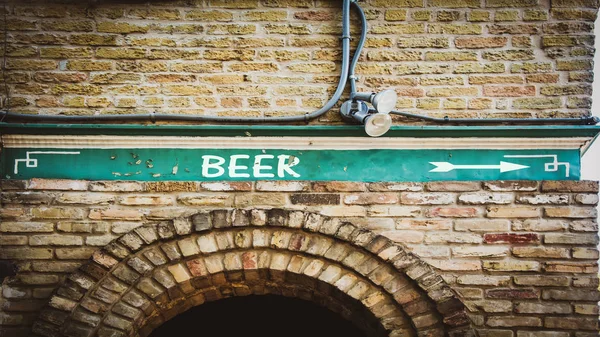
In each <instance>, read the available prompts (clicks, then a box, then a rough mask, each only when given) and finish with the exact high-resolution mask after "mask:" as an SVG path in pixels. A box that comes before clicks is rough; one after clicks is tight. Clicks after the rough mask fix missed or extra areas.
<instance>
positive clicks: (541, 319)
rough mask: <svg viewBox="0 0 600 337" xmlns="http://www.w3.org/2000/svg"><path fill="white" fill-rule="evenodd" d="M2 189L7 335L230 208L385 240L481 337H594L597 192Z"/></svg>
mask: <svg viewBox="0 0 600 337" xmlns="http://www.w3.org/2000/svg"><path fill="white" fill-rule="evenodd" d="M1 187H2V196H1V200H2V203H3V207H2V209H1V210H0V217H1V219H2V222H1V223H0V259H2V260H11V261H15V262H16V263H17V265H18V266H19V268H20V271H19V274H18V275H17V276H16V277H13V278H8V279H7V280H6V281H5V282H4V284H3V286H2V297H1V299H0V302H1V303H2V306H1V308H2V309H0V329H1V330H0V331H2V333H3V336H4V335H6V336H19V337H20V336H25V335H28V333H29V329H30V328H31V324H32V323H33V322H34V320H35V319H36V317H37V315H38V313H39V310H40V309H41V308H42V307H44V306H45V305H46V304H47V303H48V301H49V298H50V296H51V295H52V294H53V293H54V292H55V291H56V289H57V287H59V286H60V285H62V284H64V282H65V277H66V276H67V275H70V274H71V273H73V272H75V271H76V270H77V269H79V268H80V267H81V266H82V265H83V264H84V263H85V262H86V261H88V260H89V259H90V257H92V256H94V253H97V252H99V251H100V250H101V249H103V248H104V249H107V247H111V245H110V243H111V242H112V241H113V240H115V239H118V240H120V241H119V242H122V241H123V240H129V241H127V242H129V243H130V244H143V240H142V239H140V238H139V235H138V234H136V233H139V231H140V230H141V229H143V228H146V227H148V228H151V229H152V230H153V231H158V233H161V230H163V229H164V228H166V227H164V226H174V228H176V229H177V228H178V229H177V231H176V232H177V234H178V235H184V234H185V233H188V232H189V231H205V230H207V229H209V228H210V224H208V223H207V222H206V221H203V219H202V218H201V217H199V216H197V215H195V214H197V213H199V212H200V213H202V212H207V211H211V210H220V209H234V208H241V209H246V210H263V209H264V210H269V209H274V208H283V209H285V210H288V211H300V212H310V213H315V214H320V215H322V216H326V217H331V218H333V219H340V220H342V221H348V222H351V223H352V224H354V225H355V226H357V227H359V228H363V229H369V230H371V231H373V232H374V233H377V234H381V235H383V236H385V237H387V238H389V239H390V240H391V241H393V242H396V243H398V244H400V245H401V247H404V249H406V250H407V251H409V252H412V253H413V254H415V256H417V257H419V258H420V259H421V260H422V261H423V262H426V263H427V264H428V265H430V266H433V267H434V269H435V270H437V272H438V273H439V274H440V275H441V276H442V277H443V279H444V281H445V282H446V283H447V284H449V285H450V287H451V288H452V289H453V291H455V292H456V293H457V294H458V298H460V300H461V301H462V302H463V303H464V304H465V305H466V307H467V308H468V309H469V310H471V311H472V313H473V314H472V315H471V319H472V320H473V324H475V326H477V327H478V329H480V330H481V332H484V331H486V332H488V333H495V334H499V335H506V336H513V335H516V336H518V335H522V336H528V334H529V333H533V332H532V331H545V332H554V333H556V334H557V335H559V336H563V335H564V336H588V335H594V334H596V328H597V327H596V324H597V314H598V307H597V301H598V300H599V299H600V293H599V292H598V291H597V287H598V277H597V272H598V266H597V259H598V250H597V247H596V246H597V244H598V235H597V231H598V228H597V222H596V216H597V214H596V211H595V205H596V203H597V197H596V196H597V193H598V183H597V182H588V181H582V182H577V181H566V182H554V181H544V182H530V181H497V182H481V183H480V182H447V183H445V182H432V183H355V182H304V181H300V182H255V183H252V182H243V183H234V182H210V183H200V182H160V183H154V182H147V183H144V182H118V181H117V182H116V181H99V182H88V181H73V180H43V179H33V180H30V181H3V182H2V185H1ZM323 200H326V201H327V203H323ZM590 200H591V201H590ZM334 201H335V202H334ZM220 212H221V211H220ZM227 214H229V213H227V212H225V213H223V212H221V213H219V212H217V213H215V215H214V217H216V218H220V219H232V220H231V221H233V222H234V223H239V224H240V225H241V226H242V227H245V226H254V225H261V224H265V223H267V222H268V223H273V224H274V226H278V223H283V222H281V221H279V220H277V219H278V218H277V217H268V216H267V215H256V216H254V217H251V218H250V220H244V219H246V218H244V217H237V218H236V217H233V216H231V215H227ZM257 214H260V213H257ZM173 219H191V220H189V222H176V221H174V220H173ZM215 227H217V228H220V227H223V229H219V230H220V231H222V230H226V228H229V227H228V226H220V225H217V226H215ZM132 235H133V236H132ZM136 235H137V236H138V239H135V237H136ZM132 240H133V241H132ZM136 242H137V243H136ZM200 246H202V245H200ZM113 248H114V247H113ZM179 249H181V248H179ZM113 254H118V252H117V251H115V250H114V249H113ZM95 270H96V269H90V270H86V271H85V273H88V274H90V275H95V274H94V273H96V271H95ZM575 333H577V334H576V335H575Z"/></svg>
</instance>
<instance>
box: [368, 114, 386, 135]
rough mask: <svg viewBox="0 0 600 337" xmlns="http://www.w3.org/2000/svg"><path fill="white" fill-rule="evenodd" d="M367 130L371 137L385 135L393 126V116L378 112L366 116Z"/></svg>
mask: <svg viewBox="0 0 600 337" xmlns="http://www.w3.org/2000/svg"><path fill="white" fill-rule="evenodd" d="M364 123H365V132H366V133H367V134H368V135H369V136H371V137H379V136H383V135H384V134H385V133H386V132H388V131H389V130H390V128H391V127H392V117H390V115H388V114H383V113H377V114H373V115H371V116H367V118H365V121H364Z"/></svg>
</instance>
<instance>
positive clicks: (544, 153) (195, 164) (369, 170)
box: [1, 148, 580, 182]
mask: <svg viewBox="0 0 600 337" xmlns="http://www.w3.org/2000/svg"><path fill="white" fill-rule="evenodd" d="M1 168H2V176H3V177H4V178H5V179H31V178H52V179H56V178H64V179H86V180H140V181H173V180H174V181H192V180H193V181H228V180H229V181H253V180H313V181H363V182H377V181H415V182H418V181H435V180H439V181H448V180H464V181H468V180H577V179H579V176H580V153H579V150H577V149H551V150H543V149H542V150H485V149H477V150H467V149H454V150H441V149H417V150H394V149H366V150H357V149H350V150H336V149H322V150H298V149H294V150H286V149H243V148H239V149H237V148H226V149H197V148H195V149H181V148H145V149H144V148H141V149H125V148H116V149H102V148H81V149H76V148H4V149H3V152H2V166H1Z"/></svg>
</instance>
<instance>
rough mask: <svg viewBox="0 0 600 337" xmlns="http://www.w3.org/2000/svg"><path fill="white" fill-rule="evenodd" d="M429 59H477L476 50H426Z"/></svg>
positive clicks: (426, 57)
mask: <svg viewBox="0 0 600 337" xmlns="http://www.w3.org/2000/svg"><path fill="white" fill-rule="evenodd" d="M425 60H427V61H477V53H476V52H452V51H449V52H426V53H425Z"/></svg>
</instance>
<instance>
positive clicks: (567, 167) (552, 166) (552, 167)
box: [504, 154, 571, 178]
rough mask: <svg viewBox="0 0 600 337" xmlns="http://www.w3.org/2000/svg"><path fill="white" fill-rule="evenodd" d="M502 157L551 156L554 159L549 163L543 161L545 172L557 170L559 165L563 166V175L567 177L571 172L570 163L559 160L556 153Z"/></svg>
mask: <svg viewBox="0 0 600 337" xmlns="http://www.w3.org/2000/svg"><path fill="white" fill-rule="evenodd" d="M504 158H552V159H553V160H554V161H553V162H551V163H545V164H544V169H545V171H546V172H557V171H558V169H559V168H560V166H564V167H565V177H566V178H568V177H569V174H570V172H571V164H570V163H568V162H559V161H558V155H556V154H547V155H507V156H504Z"/></svg>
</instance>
